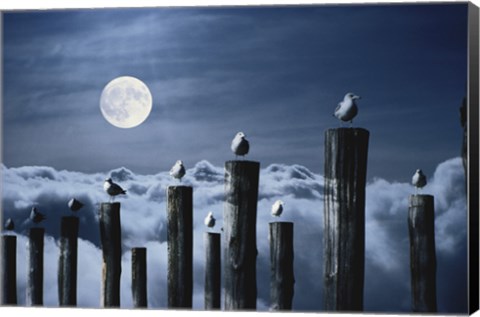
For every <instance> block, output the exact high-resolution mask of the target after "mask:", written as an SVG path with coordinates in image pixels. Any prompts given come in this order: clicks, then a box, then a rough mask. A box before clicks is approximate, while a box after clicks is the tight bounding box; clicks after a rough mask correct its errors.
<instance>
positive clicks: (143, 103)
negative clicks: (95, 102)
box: [100, 76, 152, 128]
mask: <svg viewBox="0 0 480 317" xmlns="http://www.w3.org/2000/svg"><path fill="white" fill-rule="evenodd" d="M100 110H101V111H102V114H103V116H104V117H105V119H106V120H107V121H108V122H110V123H111V124H113V125H114V126H116V127H119V128H133V127H136V126H138V125H140V124H141V123H142V122H143V121H145V119H147V117H148V115H149V114H150V111H151V110H152V95H151V93H150V90H148V87H147V85H145V84H144V83H143V82H142V81H140V80H139V79H137V78H135V77H129V76H123V77H117V78H115V79H114V80H112V81H111V82H109V83H108V84H107V85H106V86H105V88H103V91H102V96H101V97H100Z"/></svg>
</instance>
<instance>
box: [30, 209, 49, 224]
mask: <svg viewBox="0 0 480 317" xmlns="http://www.w3.org/2000/svg"><path fill="white" fill-rule="evenodd" d="M45 219H46V217H45V215H44V214H42V213H41V212H40V211H38V209H37V207H33V208H32V211H31V212H30V220H31V221H33V223H36V224H38V223H40V222H42V221H43V220H45Z"/></svg>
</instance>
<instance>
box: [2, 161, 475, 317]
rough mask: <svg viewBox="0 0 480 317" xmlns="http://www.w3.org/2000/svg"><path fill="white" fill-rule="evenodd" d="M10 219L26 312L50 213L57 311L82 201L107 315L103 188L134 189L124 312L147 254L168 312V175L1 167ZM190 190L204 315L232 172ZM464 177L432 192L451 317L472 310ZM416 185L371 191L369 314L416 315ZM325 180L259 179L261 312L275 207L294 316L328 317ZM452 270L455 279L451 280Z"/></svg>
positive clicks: (454, 174)
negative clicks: (64, 243) (76, 206)
mask: <svg viewBox="0 0 480 317" xmlns="http://www.w3.org/2000/svg"><path fill="white" fill-rule="evenodd" d="M2 175H3V217H4V219H6V218H8V217H11V218H13V219H14V221H15V223H16V232H15V234H16V235H17V236H18V247H17V257H18V259H17V261H18V263H17V271H18V273H17V279H18V298H19V303H20V304H21V305H24V304H25V294H26V291H25V286H26V272H27V266H26V265H27V261H26V260H27V258H26V255H27V248H26V247H25V246H26V244H27V240H28V239H27V235H28V229H29V228H30V227H31V226H32V224H31V223H29V222H28V221H26V220H25V219H27V217H28V214H29V212H30V209H31V207H32V206H37V208H38V209H39V210H40V211H42V212H44V213H46V214H47V220H46V221H45V222H44V226H45V229H46V238H45V265H44V267H45V282H44V284H45V285H44V290H45V293H44V294H45V295H44V302H45V305H46V306H57V305H58V298H57V276H56V274H57V267H58V263H57V262H58V255H59V249H58V237H59V233H60V219H61V217H62V216H67V215H69V214H71V213H72V212H71V211H70V210H69V209H68V207H67V202H68V200H69V199H70V198H72V197H76V198H77V199H79V200H80V201H82V202H83V203H84V204H85V207H84V208H83V209H81V210H80V211H78V212H77V216H78V217H79V218H80V230H79V245H78V253H79V256H78V276H79V279H78V306H81V307H99V305H100V278H101V250H100V240H99V225H98V207H99V204H100V203H101V202H103V201H107V200H108V197H107V195H106V194H105V193H104V192H103V189H102V183H103V180H104V179H105V178H106V177H107V176H111V177H112V178H113V179H114V181H116V182H118V183H120V184H121V185H122V187H124V188H126V189H127V196H126V197H123V198H119V199H118V201H120V202H121V221H122V247H123V256H122V280H121V305H122V307H125V308H129V307H132V299H131V290H130V287H131V277H130V276H131V275H130V273H131V262H130V261H131V252H130V249H131V248H133V247H147V262H148V263H147V269H148V301H149V307H151V308H165V307H166V305H167V293H166V290H167V288H166V286H167V282H166V275H167V243H166V194H165V193H166V189H167V187H168V186H169V185H175V184H176V181H175V180H173V179H171V177H170V176H169V175H168V172H160V173H157V174H154V175H140V174H136V173H134V172H133V171H131V170H129V169H127V168H123V167H122V168H118V169H115V170H112V171H109V172H107V173H95V174H85V173H79V172H72V171H66V170H55V169H53V168H50V167H44V166H25V167H19V168H8V167H6V166H2ZM182 182H183V183H185V184H187V185H189V186H192V187H193V189H194V193H193V196H194V296H193V306H194V309H203V278H204V275H203V274H204V261H205V259H204V246H203V233H204V232H205V226H204V225H203V218H204V217H205V215H206V214H207V212H208V211H212V212H213V214H214V216H215V217H216V218H217V226H216V230H217V231H219V228H220V227H222V213H223V199H224V169H223V168H222V167H217V166H213V165H212V164H210V163H209V162H207V161H200V162H198V163H197V164H196V165H195V166H193V167H192V168H190V169H188V170H187V173H186V175H185V177H184V180H183V181H182ZM463 184H464V176H463V168H462V165H461V159H460V158H454V159H450V160H447V161H445V162H443V163H441V164H439V165H438V166H437V168H436V170H435V173H434V175H432V177H430V179H429V184H428V185H427V186H426V188H425V189H424V192H425V193H429V194H432V195H434V196H435V213H436V222H435V227H436V246H437V261H438V270H437V287H438V305H439V311H442V312H465V310H466V307H467V302H466V299H467V254H466V249H467V247H466V246H467V244H466V243H467V242H466V239H467V238H466V237H467V222H466V221H467V220H466V219H467V217H466V201H465V196H464V195H465V194H464V187H463V186H464V185H463ZM412 193H413V190H412V187H411V185H410V184H407V183H395V182H394V183H391V182H388V181H386V180H384V179H381V178H377V179H374V180H373V181H372V182H370V183H368V184H367V189H366V260H365V261H366V263H365V300H364V303H365V304H364V306H365V310H367V311H380V312H394V311H409V310H410V306H411V304H410V301H411V299H410V272H409V253H408V252H409V251H408V248H409V241H408V227H407V212H408V196H409V195H411V194H412ZM322 196H323V177H322V176H321V175H318V174H315V173H312V172H311V171H309V170H308V169H307V168H305V167H303V166H300V165H282V164H272V165H269V166H267V167H265V168H263V169H261V172H260V188H259V200H258V209H257V210H258V212H257V248H258V252H259V254H258V258H257V276H258V278H257V285H258V305H257V306H258V309H259V310H267V309H268V306H269V296H270V295H269V282H270V281H269V277H270V268H269V261H270V260H269V242H268V223H269V222H271V221H272V220H273V218H272V217H271V216H270V207H271V205H272V204H273V202H274V201H275V200H277V199H280V198H281V199H282V200H283V201H285V209H284V213H283V215H282V218H281V220H282V221H293V222H294V224H295V229H294V239H295V241H294V247H295V249H294V251H295V259H294V268H295V280H296V284H295V296H294V302H293V306H294V310H297V311H321V310H322V309H323V277H322V275H323V265H322V263H323V255H322V252H323V247H322V241H323V240H322V238H323V236H322V231H323V197H322ZM447 272H448V273H449V274H447Z"/></svg>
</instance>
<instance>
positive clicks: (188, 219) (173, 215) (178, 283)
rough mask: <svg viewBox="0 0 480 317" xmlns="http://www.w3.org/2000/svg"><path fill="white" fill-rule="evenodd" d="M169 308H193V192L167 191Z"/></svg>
mask: <svg viewBox="0 0 480 317" xmlns="http://www.w3.org/2000/svg"><path fill="white" fill-rule="evenodd" d="M167 200H168V203H167V223H168V224H167V244H168V277H167V284H168V307H169V308H192V291H193V268H192V265H193V263H192V262H193V190H192V187H190V186H169V187H168V189H167Z"/></svg>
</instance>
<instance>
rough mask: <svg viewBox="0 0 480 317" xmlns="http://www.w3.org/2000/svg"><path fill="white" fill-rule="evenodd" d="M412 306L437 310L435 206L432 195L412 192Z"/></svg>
mask: <svg viewBox="0 0 480 317" xmlns="http://www.w3.org/2000/svg"><path fill="white" fill-rule="evenodd" d="M408 231H409V235H410V270H411V282H412V310H413V311H414V312H429V313H434V312H436V311H437V291H436V272H437V264H436V253H435V209H434V200H433V196H431V195H411V196H410V202H409V207H408Z"/></svg>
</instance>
